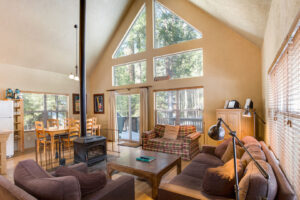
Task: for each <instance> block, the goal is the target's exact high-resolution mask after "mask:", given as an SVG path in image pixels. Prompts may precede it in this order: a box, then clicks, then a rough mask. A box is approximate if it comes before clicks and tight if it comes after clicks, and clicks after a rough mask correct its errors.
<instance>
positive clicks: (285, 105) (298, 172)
mask: <svg viewBox="0 0 300 200" xmlns="http://www.w3.org/2000/svg"><path fill="white" fill-rule="evenodd" d="M294 33H295V35H294V36H292V37H291V38H293V39H291V40H290V41H289V42H288V44H287V45H286V48H285V51H284V52H282V54H281V57H280V58H279V60H278V62H277V63H276V64H275V66H274V67H273V69H272V70H271V72H270V74H269V88H268V90H269V101H268V130H269V134H268V135H269V141H270V146H271V148H272V150H273V151H274V153H275V155H276V156H277V158H278V159H279V160H280V165H281V167H282V169H283V171H284V172H285V174H286V176H287V177H288V179H289V181H290V183H291V184H292V185H293V186H294V190H295V191H296V192H297V196H298V198H300V29H298V31H297V32H294Z"/></svg>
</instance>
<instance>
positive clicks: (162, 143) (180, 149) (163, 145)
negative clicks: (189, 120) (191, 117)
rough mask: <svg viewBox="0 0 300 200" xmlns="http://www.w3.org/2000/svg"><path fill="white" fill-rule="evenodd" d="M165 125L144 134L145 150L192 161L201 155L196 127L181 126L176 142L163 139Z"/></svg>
mask: <svg viewBox="0 0 300 200" xmlns="http://www.w3.org/2000/svg"><path fill="white" fill-rule="evenodd" d="M164 132H165V126H164V125H156V126H155V127H154V130H151V131H146V132H144V133H143V134H142V141H143V149H145V150H150V151H158V152H164V153H170V154H176V155H180V156H181V158H182V159H184V160H191V159H192V158H193V157H194V156H195V155H197V154H198V153H199V142H198V140H199V138H200V133H197V131H196V127H195V126H180V128H179V133H178V136H177V139H176V140H170V139H165V138H163V136H164Z"/></svg>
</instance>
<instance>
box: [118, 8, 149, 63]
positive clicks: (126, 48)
mask: <svg viewBox="0 0 300 200" xmlns="http://www.w3.org/2000/svg"><path fill="white" fill-rule="evenodd" d="M143 51H146V9H145V5H144V6H143V7H142V8H141V10H140V11H139V13H138V14H137V16H136V18H135V20H134V21H133V23H132V25H131V26H130V27H129V29H128V31H127V33H126V34H125V37H124V38H123V40H122V41H121V43H120V44H119V46H118V48H117V50H116V51H115V53H114V54H113V58H118V57H122V56H128V55H131V54H136V53H140V52H143Z"/></svg>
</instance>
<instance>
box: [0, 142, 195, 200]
mask: <svg viewBox="0 0 300 200" xmlns="http://www.w3.org/2000/svg"><path fill="white" fill-rule="evenodd" d="M107 146H108V147H107V148H108V150H110V149H111V148H112V144H111V143H109V144H108V145H107ZM118 148H120V149H119V150H120V152H121V153H120V154H122V153H126V151H129V148H130V149H132V147H126V146H119V147H118V146H117V145H115V146H114V149H115V150H117V149H118ZM139 148H141V147H139ZM136 149H138V148H136ZM107 153H108V154H109V155H114V156H118V155H119V153H116V152H111V151H108V152H107ZM65 156H66V159H67V163H68V162H71V159H70V157H68V156H69V153H68V151H66V153H65ZM26 159H33V160H35V152H34V149H28V150H26V151H25V152H24V153H22V154H21V153H16V154H15V156H14V157H12V158H9V159H8V160H7V174H6V175H4V176H5V177H6V178H7V179H9V180H10V181H12V182H13V173H14V169H15V166H16V165H17V164H18V162H19V161H22V160H26ZM188 164H189V162H188V161H182V169H184V168H185V167H186V166H187V165H188ZM122 174H124V173H117V174H114V175H113V176H112V179H117V178H118V177H120V176H121V175H122ZM176 174H177V171H176V167H174V168H173V169H171V170H170V171H169V172H168V173H167V174H165V175H164V176H163V179H162V180H161V183H163V182H168V181H170V180H171V179H172V178H173V177H174V176H176ZM127 175H128V174H127ZM151 194H152V190H151V185H150V184H149V183H148V182H147V181H145V180H142V179H140V178H138V177H135V199H136V200H151V199H152V198H151Z"/></svg>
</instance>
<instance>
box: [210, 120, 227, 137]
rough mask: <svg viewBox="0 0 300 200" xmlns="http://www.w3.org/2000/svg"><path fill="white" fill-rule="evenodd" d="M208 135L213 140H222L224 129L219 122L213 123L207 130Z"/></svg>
mask: <svg viewBox="0 0 300 200" xmlns="http://www.w3.org/2000/svg"><path fill="white" fill-rule="evenodd" d="M208 136H209V137H210V138H211V139H213V140H223V139H224V136H225V130H224V128H223V127H222V126H221V124H220V123H218V124H217V125H213V126H211V127H210V128H209V130H208Z"/></svg>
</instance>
